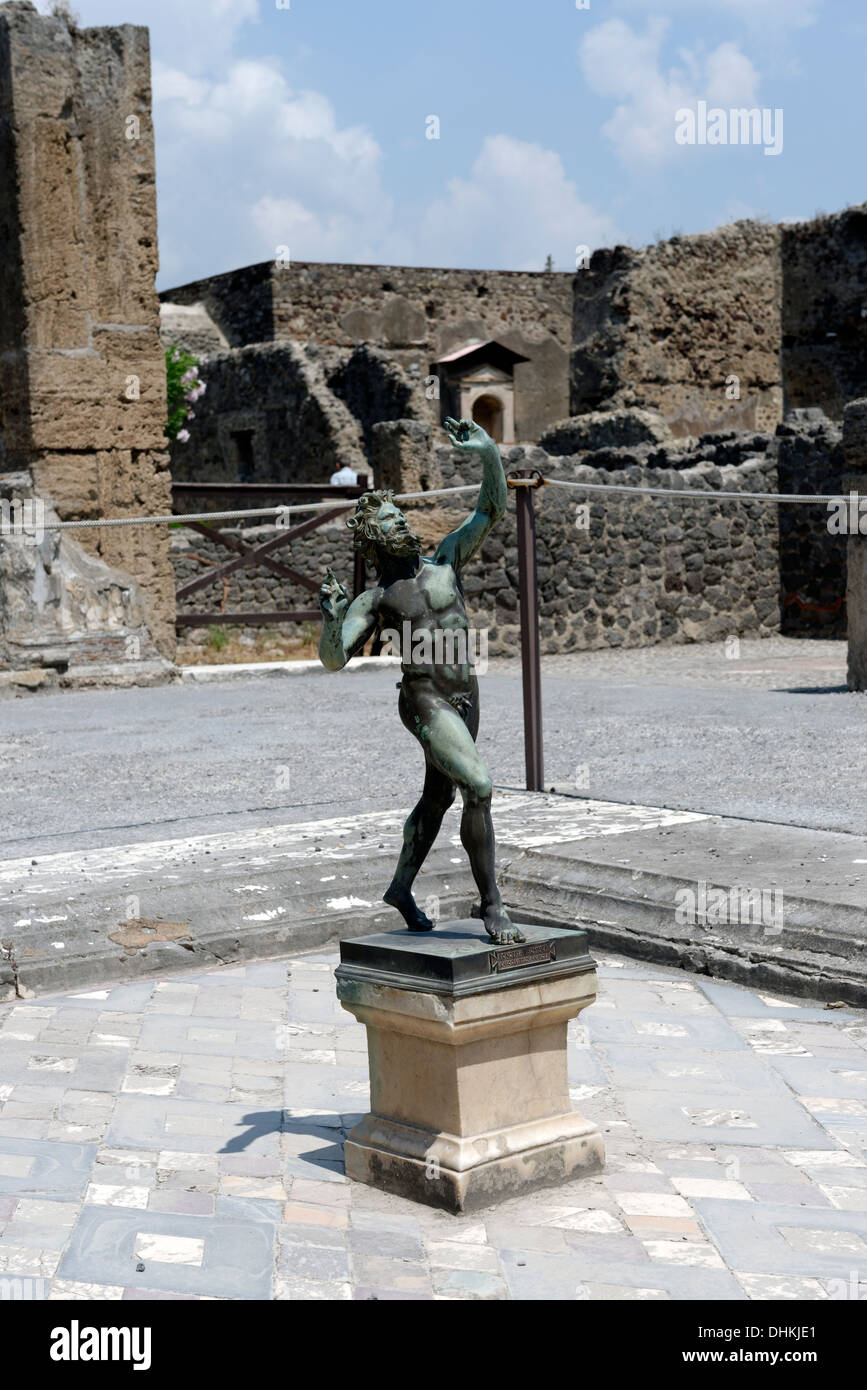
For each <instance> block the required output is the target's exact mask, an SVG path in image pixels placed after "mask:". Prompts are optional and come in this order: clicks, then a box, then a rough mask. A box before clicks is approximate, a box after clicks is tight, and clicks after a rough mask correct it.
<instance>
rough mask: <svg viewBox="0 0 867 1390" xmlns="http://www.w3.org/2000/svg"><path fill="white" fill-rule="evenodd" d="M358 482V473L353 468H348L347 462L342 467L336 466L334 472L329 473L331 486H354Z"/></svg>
mask: <svg viewBox="0 0 867 1390" xmlns="http://www.w3.org/2000/svg"><path fill="white" fill-rule="evenodd" d="M357 482H358V474H357V473H356V472H355V469H354V468H350V467H349V464H348V463H344V465H343V467H342V468H338V470H337V472H336V473H332V474H331V486H332V487H355V484H356V483H357Z"/></svg>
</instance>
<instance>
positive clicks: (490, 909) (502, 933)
mask: <svg viewBox="0 0 867 1390" xmlns="http://www.w3.org/2000/svg"><path fill="white" fill-rule="evenodd" d="M473 915H474V916H475V915H476V914H473ZM481 916H482V921H483V922H484V924H485V931H486V932H487V933H488V936H489V937H490V938H491V940H492V941H493V942H494V943H495V944H496V945H497V946H506V945H508V944H509V942H512V941H526V939H527V938H526V937H525V935H524V933H523V932H522V931H521V928H520V927H518V926H516V925H515V923H514V922H512V921H511V920H510V918H509V914H508V912H507V911H506V909H505V908H504V907H503V905H502V903H489V904H488V906H487V907H485V909H484V911H483V912H482V914H481Z"/></svg>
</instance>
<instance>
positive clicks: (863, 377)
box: [781, 204, 867, 421]
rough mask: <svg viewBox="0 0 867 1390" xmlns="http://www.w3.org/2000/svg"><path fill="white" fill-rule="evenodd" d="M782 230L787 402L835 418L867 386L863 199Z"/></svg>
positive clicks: (866, 251)
mask: <svg viewBox="0 0 867 1390" xmlns="http://www.w3.org/2000/svg"><path fill="white" fill-rule="evenodd" d="M781 230H782V248H781V249H782V296H783V300H782V367H783V387H784V391H785V401H786V406H787V408H794V407H798V406H803V407H808V406H819V407H821V409H822V410H824V412H825V414H826V415H828V416H830V417H831V419H833V420H838V421H839V420H841V419H842V415H843V410H844V407H845V405H846V402H847V401H850V400H852V399H853V398H855V397H858V396H863V395H864V390H865V387H867V204H861V206H859V207H854V208H847V209H846V210H845V211H844V212H840V213H836V214H835V215H834V216H833V217H818V218H816V219H815V220H813V221H811V222H798V223H795V224H789V225H785V226H783V227H782V229H781Z"/></svg>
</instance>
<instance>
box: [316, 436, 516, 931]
mask: <svg viewBox="0 0 867 1390" xmlns="http://www.w3.org/2000/svg"><path fill="white" fill-rule="evenodd" d="M445 430H446V433H447V434H448V436H449V439H450V440H451V442H452V444H454V445H455V447H456V448H458V449H463V450H464V451H465V452H467V453H473V454H480V455H481V458H482V466H483V477H482V486H481V490H480V492H479V500H478V503H477V505H476V510H475V511H474V512H473V513H472V515H471V516H469V517H467V519H466V521H464V522H463V524H462V525H461V526H459V527H458V528H457V530H455V531H451V532H450V533H449V534H448V535H447V536H445V537H444V538H443V540H441V541H440V543H439V545H438V546H437V548H436V550H435V551H434V553H433V555H422V553H421V551H422V543H421V541H420V539H419V537H418V536H416V535H415V534H414V533H413V532H412V531H411V530H410V528H409V526H408V524H407V521H406V518H405V517H404V515H403V513H402V512H401V511H400V510H399V508H398V507H396V506H395V504H394V500H393V499H394V494H393V493H392V492H391V491H385V492H366V493H365V494H364V495H363V496H362V497H360V498H359V499H358V505H357V507H356V510H355V515H354V516H353V517H352V518H351V519H350V520H349V521H348V522H347V525H348V526H349V527H350V529H351V530H352V531H353V533H354V539H355V545H356V547H357V548H358V549H359V550H360V551H361V553H362V554H363V555H364V557H365V559H366V560H367V561H368V562H369V563H370V564H371V565H372V566H374V567H375V569H376V585H375V587H374V588H372V589H367V590H365V592H364V593H362V594H359V595H358V597H357V598H355V599H353V601H352V602H351V603H350V600H349V595H348V594H347V592H346V590H345V589H344V587H343V585H342V584H340V583H339V581H338V580H337V579H336V578H335V577H334V575H333V574H332V572H331V570H328V572H327V577H326V579H325V582H324V584H323V585H322V588H321V589H320V592H319V606H320V608H321V609H322V637H321V640H320V643H319V659H320V660H321V662H322V664H323V665H324V666H326V667H327V668H328V670H329V671H339V670H340V669H341V668H342V667H343V666H345V665H346V663H347V661H349V659H350V657H352V656H354V655H355V654H356V653H357V652H359V651H361V649H362V648H363V646H364V644H365V642H366V641H367V640H368V638H369V637H371V636H372V635H373V633H374V632H375V631H376V630H377V629H379V630H380V634H381V636H382V637H383V638H386V634H390V635H389V638H388V640H389V643H390V645H392V647H394V646H395V645H397V646H398V647H399V650H400V657H401V665H402V668H403V679H402V680H401V682H400V686H399V690H400V698H399V700H398V711H399V713H400V717H401V719H402V720H403V723H404V724H405V726H406V728H407V729H409V731H410V733H411V734H413V736H414V737H415V738H417V739H418V741H419V743H420V744H421V746H422V750H423V752H424V756H425V763H426V765H427V771H426V774H425V780H424V790H423V791H422V795H421V800H420V801H419V803H418V805H417V806H416V807H415V810H414V811H413V812H412V814H411V815H410V817H409V819H408V820H407V822H406V825H405V826H404V832H403V849H402V850H401V853H400V858H399V859H398V862H397V868H396V869H395V872H394V877H393V879H392V881H391V884H390V885H389V887H388V889H387V890H386V892H385V893H384V894H383V898H384V900H385V902H387V903H389V904H390V906H392V907H395V908H397V910H398V912H399V913H400V914H401V916H402V917H403V919H404V921H405V922H406V925H407V927H408V928H409V930H410V931H431V930H432V929H433V926H434V923H433V922H431V921H430V919H429V918H428V917H427V916H426V915H425V913H424V912H422V911H421V909H420V908H419V907H418V905H417V903H416V901H415V899H414V897H413V895H412V885H413V883H414V881H415V877H416V875H417V873H418V871H419V869H420V868H421V866H422V864H423V863H424V861H425V859H426V857H427V855H428V853H429V851H430V849H431V846H432V845H433V842H434V840H435V839H436V837H437V834H438V832H439V828H440V826H441V824H442V819H443V816H444V815H445V813H446V811H447V810H448V808H449V807H450V806H451V804H452V802H453V801H454V799H455V791H456V790H458V791H460V793H461V796H462V798H463V803H464V809H463V815H462V817H461V843H462V844H463V846H464V849H465V850H466V852H467V855H468V857H469V861H470V868H471V869H472V873H473V878H474V879H475V881H476V886H477V887H478V890H479V897H480V901H479V903H478V905H477V906H476V907H474V908H473V916H475V917H480V918H481V920H482V922H483V923H484V926H485V930H486V931H487V932H488V934H489V936H490V937H491V938H492V939H493V940H494V941H495V942H497V943H506V942H510V941H523V940H524V936H523V934H522V932H521V931H520V929H519V928H518V927H517V926H515V925H514V923H512V922H511V921H510V920H509V917H508V914H507V913H506V910H505V908H504V907H503V901H502V898H501V897H500V892H499V889H498V888H497V881H496V874H495V870H494V828H493V824H492V822H491V779H490V776H489V774H488V770H487V768H486V767H485V765H484V763H483V762H482V759H481V758H480V757H479V752H478V749H477V748H476V735H477V733H478V729H479V683H478V679H477V677H476V674H475V671H474V670H473V667H472V664H471V662H470V659H469V658H470V633H469V624H468V622H467V613H466V608H465V607H464V596H463V590H462V588H461V579H460V575H461V569H462V568H463V566H464V565H465V564H466V563H467V561H468V560H470V559H471V558H472V557H473V556H474V555H475V554H476V552H477V551H478V550H479V549H480V548H481V546H482V544H483V542H484V540H485V537H486V536H487V535H488V533H489V532H490V530H491V529H492V527H493V526H494V525H495V524H496V522H498V521H499V520H500V518H501V517H502V516H503V514H504V512H505V510H506V496H507V492H506V477H505V474H504V472H503V464H502V461H501V459H500V454H499V451H498V449H497V446H496V444H495V443H494V441H493V440H492V439H490V438H489V437H488V435H487V434H486V433H485V431H484V430H483V429H482V428H481V427H480V426H479V425H477V424H475V423H474V421H472V420H452V419H447V420H446V422H445Z"/></svg>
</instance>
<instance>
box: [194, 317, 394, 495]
mask: <svg viewBox="0 0 867 1390" xmlns="http://www.w3.org/2000/svg"><path fill="white" fill-rule="evenodd" d="M200 376H201V378H202V379H203V380H204V382H205V383H206V386H207V390H206V392H205V395H204V396H203V397H202V399H201V400H199V401H198V402H197V403H196V405H195V407H194V408H195V412H196V413H195V419H193V420H191V421H189V422H188V424H187V428H188V429H189V433H190V438H189V441H188V442H187V443H178V442H175V443H173V444H172V448H171V454H172V476H173V478H174V479H175V481H177V482H209V483H220V482H232V483H234V482H238V481H239V480H243V481H247V482H260V483H261V482H266V483H327V482H328V480H329V478H330V477H331V474H332V473H334V472H335V471H336V470H337V469H338V468H339V467H340V466H341V464H343V463H348V464H349V465H350V467H353V468H355V469H357V470H358V469H361V470H362V471H363V470H364V469H365V468H366V467H367V464H366V458H365V453H364V444H363V438H362V431H361V427H360V426H359V423H358V421H357V420H356V419H355V417H354V416H353V415H352V413H351V412H350V410H349V409H348V408H347V407H346V406H345V405H344V404H343V402H342V401H341V400H340V399H339V398H338V397H337V396H335V395H334V394H333V393H332V392H331V390H330V389H329V388H328V385H327V382H326V379H325V375H324V366H323V362H322V354H321V353H320V352H319V350H318V349H317V348H316V346H315V345H313V344H310V345H308V346H307V347H304V348H302V347H300V346H299V345H298V344H296V343H282V344H280V343H273V344H261V345H259V346H255V347H247V348H239V349H235V350H231V351H228V352H220V353H214V354H212V355H210V356H208V357H206V358H205V359H204V360H203V361H202V365H201V367H200ZM242 433H247V434H248V435H249V437H250V449H251V453H252V471H251V472H249V476H248V475H247V473H245V475H244V477H243V479H242V478H241V474H242V472H244V460H243V457H242V455H241V453H240V447H239V440H238V436H239V434H242ZM239 505H241V504H240V503H239ZM196 509H197V510H201V508H199V507H198V506H197V508H196Z"/></svg>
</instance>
